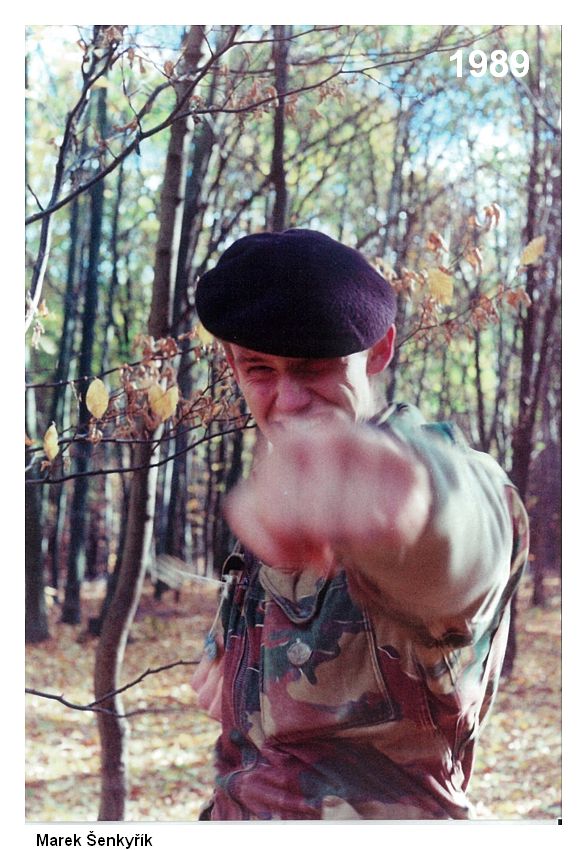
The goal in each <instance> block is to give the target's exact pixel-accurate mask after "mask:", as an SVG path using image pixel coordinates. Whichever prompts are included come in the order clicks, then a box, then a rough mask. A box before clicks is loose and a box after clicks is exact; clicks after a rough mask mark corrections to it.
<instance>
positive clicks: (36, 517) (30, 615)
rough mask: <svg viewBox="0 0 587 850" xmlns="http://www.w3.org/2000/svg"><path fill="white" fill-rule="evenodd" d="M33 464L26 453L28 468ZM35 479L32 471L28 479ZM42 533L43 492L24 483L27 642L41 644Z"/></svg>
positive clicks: (30, 403)
mask: <svg viewBox="0 0 587 850" xmlns="http://www.w3.org/2000/svg"><path fill="white" fill-rule="evenodd" d="M25 422H26V432H27V434H28V435H29V436H31V438H32V437H33V436H34V434H35V430H36V429H34V423H35V396H34V391H32V390H31V391H29V393H27V396H26V409H25ZM29 463H31V457H30V456H29V452H28V451H27V452H25V467H27V466H28V465H29ZM29 475H30V476H31V477H32V478H35V477H36V473H35V472H34V471H33V472H31V473H27V477H28V476H29ZM42 543H43V534H42V529H41V491H40V489H39V485H37V484H29V485H28V486H27V485H26V484H25V564H24V566H25V640H26V642H27V643H40V642H41V641H43V640H47V638H49V637H50V634H49V625H48V623H47V609H46V606H45V577H44V575H43V551H42V549H43V547H42Z"/></svg>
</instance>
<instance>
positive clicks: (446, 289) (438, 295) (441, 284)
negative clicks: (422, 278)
mask: <svg viewBox="0 0 587 850" xmlns="http://www.w3.org/2000/svg"><path fill="white" fill-rule="evenodd" d="M428 286H429V288H430V294H431V295H432V296H433V298H435V299H436V300H437V301H438V303H439V304H450V302H451V301H452V294H453V279H452V276H451V275H450V274H447V273H446V272H444V271H442V269H431V271H429V272H428Z"/></svg>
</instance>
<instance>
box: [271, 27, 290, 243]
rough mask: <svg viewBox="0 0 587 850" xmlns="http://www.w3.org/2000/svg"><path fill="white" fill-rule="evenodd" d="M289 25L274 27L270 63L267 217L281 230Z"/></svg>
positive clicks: (284, 209)
mask: <svg viewBox="0 0 587 850" xmlns="http://www.w3.org/2000/svg"><path fill="white" fill-rule="evenodd" d="M289 31H290V27H289V26H281V25H280V26H274V27H273V34H274V38H275V43H274V45H273V62H274V65H275V88H276V89H277V95H278V100H277V106H276V107H275V117H274V120H273V158H272V163H271V177H272V180H273V185H274V187H275V200H274V203H273V213H272V216H271V230H273V231H276V232H278V231H281V230H285V228H286V226H287V185H286V182H285V167H284V164H283V154H284V144H285V97H284V93H285V92H286V91H287V54H288V50H289V41H288V38H289Z"/></svg>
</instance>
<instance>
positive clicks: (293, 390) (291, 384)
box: [275, 374, 312, 414]
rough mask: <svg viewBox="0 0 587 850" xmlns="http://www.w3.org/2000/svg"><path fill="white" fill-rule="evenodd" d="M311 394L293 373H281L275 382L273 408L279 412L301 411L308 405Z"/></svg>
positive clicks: (310, 400)
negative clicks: (275, 391) (276, 382)
mask: <svg viewBox="0 0 587 850" xmlns="http://www.w3.org/2000/svg"><path fill="white" fill-rule="evenodd" d="M311 402H312V394H311V392H310V391H309V390H308V389H307V387H305V386H304V382H303V381H302V380H301V379H300V378H298V377H297V376H295V375H287V374H286V375H281V376H280V378H279V382H278V384H277V393H276V396H275V409H276V411H277V412H279V413H288V414H292V413H301V412H303V411H304V410H306V408H308V407H309V406H310V404H311Z"/></svg>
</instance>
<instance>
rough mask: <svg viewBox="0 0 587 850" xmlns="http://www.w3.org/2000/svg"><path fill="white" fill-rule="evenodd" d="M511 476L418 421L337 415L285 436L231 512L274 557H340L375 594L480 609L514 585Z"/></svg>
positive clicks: (432, 612)
mask: <svg viewBox="0 0 587 850" xmlns="http://www.w3.org/2000/svg"><path fill="white" fill-rule="evenodd" d="M508 486H510V487H511V485H509V482H508V480H507V478H506V476H505V474H504V473H503V472H502V471H501V469H500V468H499V466H498V465H497V464H495V463H494V462H493V461H492V460H491V459H490V458H489V457H487V456H486V455H481V454H479V453H477V452H473V451H471V450H464V449H461V448H459V447H456V446H452V445H451V444H448V443H446V444H445V441H444V440H441V439H439V438H436V437H434V436H432V435H430V436H429V435H426V434H425V433H424V432H422V431H421V429H416V430H415V431H414V432H413V433H412V432H410V433H409V434H407V433H406V434H404V433H403V432H401V431H398V432H397V433H394V432H392V433H391V434H388V433H384V432H381V431H379V430H376V429H374V428H372V427H369V426H350V425H349V426H346V425H344V426H343V425H337V427H336V428H328V429H316V428H315V429H312V431H306V430H304V431H303V432H300V433H299V434H298V433H295V434H291V435H289V436H288V437H287V438H286V439H284V440H283V441H280V444H279V445H278V446H275V447H273V449H272V451H271V452H270V453H269V454H268V456H267V457H266V458H265V459H264V460H263V462H262V463H260V464H259V465H258V467H257V469H256V470H255V473H254V474H253V475H252V476H251V477H250V478H249V479H248V480H247V481H246V482H244V483H242V484H241V485H239V487H238V488H236V490H235V491H233V492H232V493H231V495H230V496H229V499H228V502H227V516H228V520H229V522H230V524H231V526H232V528H233V531H234V532H235V533H236V534H237V535H238V536H239V538H240V539H241V540H242V542H243V543H244V545H245V546H247V547H248V548H250V549H251V550H252V551H254V552H255V554H257V555H258V557H260V558H261V559H262V560H263V561H265V562H266V563H268V564H270V565H272V566H274V567H276V568H279V569H286V570H299V569H303V568H306V567H308V566H313V567H314V568H315V569H317V570H318V571H322V572H328V571H329V570H330V569H332V568H333V567H334V566H335V564H336V563H341V562H342V563H343V564H344V565H345V566H346V568H347V570H348V571H349V574H350V575H351V577H353V576H354V578H355V579H356V586H357V587H358V588H359V590H360V592H361V593H363V594H367V595H370V596H371V597H372V601H374V602H375V603H376V602H377V600H378V599H379V600H380V601H382V602H385V603H388V602H389V603H391V604H393V605H394V606H401V608H402V609H403V610H405V611H407V612H409V613H411V614H414V615H416V616H418V617H426V618H428V617H432V618H436V617H438V616H450V615H452V614H457V613H460V612H463V611H464V610H469V611H473V610H475V609H482V608H483V607H485V606H488V605H489V604H490V601H491V600H492V599H495V598H496V597H497V596H498V595H499V594H500V593H501V592H502V590H503V588H504V587H505V585H506V583H507V581H508V578H509V574H510V562H511V555H512V545H513V530H512V517H511V510H510V504H509V500H508V498H507V494H506V491H507V488H508ZM478 613H481V611H480V610H479V611H478Z"/></svg>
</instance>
